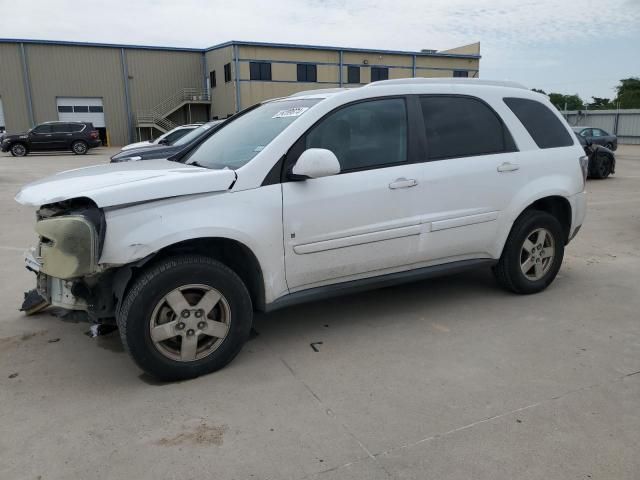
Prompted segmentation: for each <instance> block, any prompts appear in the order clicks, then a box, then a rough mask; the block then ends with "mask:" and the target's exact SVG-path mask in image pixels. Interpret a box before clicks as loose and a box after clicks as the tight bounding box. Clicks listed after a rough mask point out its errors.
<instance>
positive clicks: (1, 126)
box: [0, 98, 6, 130]
mask: <svg viewBox="0 0 640 480" xmlns="http://www.w3.org/2000/svg"><path fill="white" fill-rule="evenodd" d="M5 125H6V123H4V110H3V109H2V98H0V129H1V130H5Z"/></svg>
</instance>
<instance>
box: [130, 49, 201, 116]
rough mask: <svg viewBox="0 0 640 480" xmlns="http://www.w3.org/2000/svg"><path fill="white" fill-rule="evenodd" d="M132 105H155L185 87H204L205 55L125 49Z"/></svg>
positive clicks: (140, 108) (134, 110) (147, 106)
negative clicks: (203, 58) (203, 59)
mask: <svg viewBox="0 0 640 480" xmlns="http://www.w3.org/2000/svg"><path fill="white" fill-rule="evenodd" d="M125 53H126V58H127V65H128V67H129V77H133V78H130V79H129V91H130V94H131V108H132V110H133V112H134V113H135V112H136V111H137V110H145V109H149V108H153V107H154V106H156V105H158V104H159V103H161V102H162V101H164V100H165V99H167V98H168V97H170V96H172V95H174V94H175V93H177V92H178V91H180V90H182V89H184V88H198V89H201V88H203V85H204V83H203V82H204V79H203V72H202V54H201V53H197V52H194V53H191V52H170V51H155V50H133V49H125Z"/></svg>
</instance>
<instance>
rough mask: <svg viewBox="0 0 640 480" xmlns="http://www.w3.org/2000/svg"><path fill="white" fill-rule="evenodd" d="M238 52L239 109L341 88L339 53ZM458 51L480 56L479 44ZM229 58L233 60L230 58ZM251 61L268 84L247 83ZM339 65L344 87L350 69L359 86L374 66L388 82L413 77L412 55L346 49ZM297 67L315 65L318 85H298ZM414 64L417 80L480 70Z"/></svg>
mask: <svg viewBox="0 0 640 480" xmlns="http://www.w3.org/2000/svg"><path fill="white" fill-rule="evenodd" d="M228 48H232V47H228ZM237 48H238V52H239V55H238V65H239V70H240V76H239V79H240V82H239V83H240V103H241V105H240V109H242V108H246V107H248V106H250V105H253V104H255V103H258V102H260V101H263V100H266V99H269V98H275V97H281V96H286V95H291V94H292V93H296V92H300V91H304V90H313V89H318V88H332V87H338V86H340V67H339V64H340V52H339V51H334V50H322V49H304V48H287V47H268V46H243V45H239V46H238V47H237ZM459 48H460V52H453V51H452V52H451V53H459V54H461V55H467V54H472V55H476V54H479V44H473V45H467V46H464V47H459ZM231 56H232V57H233V54H231ZM251 61H260V62H270V63H271V81H262V80H250V74H249V63H250V62H251ZM342 62H343V69H342V79H343V86H356V85H350V84H349V83H348V74H347V70H348V66H349V65H352V66H359V67H360V84H365V83H369V82H371V67H375V66H381V67H386V68H388V69H389V78H390V79H398V78H410V77H413V64H414V56H413V54H396V53H386V52H379V53H378V52H361V51H353V50H348V49H345V50H343V55H342ZM297 63H316V64H317V73H318V75H317V80H318V82H317V83H302V82H298V81H297V67H296V65H297ZM415 63H416V76H418V77H452V76H453V72H454V71H455V70H469V71H470V72H469V76H470V77H473V76H477V70H478V68H479V60H477V59H466V58H451V57H437V56H427V55H420V54H418V55H416V60H415ZM234 94H235V92H234ZM214 109H215V107H214Z"/></svg>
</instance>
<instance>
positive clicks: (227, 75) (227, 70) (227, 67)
mask: <svg viewBox="0 0 640 480" xmlns="http://www.w3.org/2000/svg"><path fill="white" fill-rule="evenodd" d="M230 81H231V64H230V63H226V64H225V66H224V83H228V82H230Z"/></svg>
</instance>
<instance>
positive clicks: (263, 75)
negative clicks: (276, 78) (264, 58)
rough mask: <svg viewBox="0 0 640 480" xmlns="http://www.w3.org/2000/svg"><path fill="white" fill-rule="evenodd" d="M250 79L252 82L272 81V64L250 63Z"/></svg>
mask: <svg viewBox="0 0 640 480" xmlns="http://www.w3.org/2000/svg"><path fill="white" fill-rule="evenodd" d="M249 78H250V79H251V80H271V64H270V63H269V62H249Z"/></svg>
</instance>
